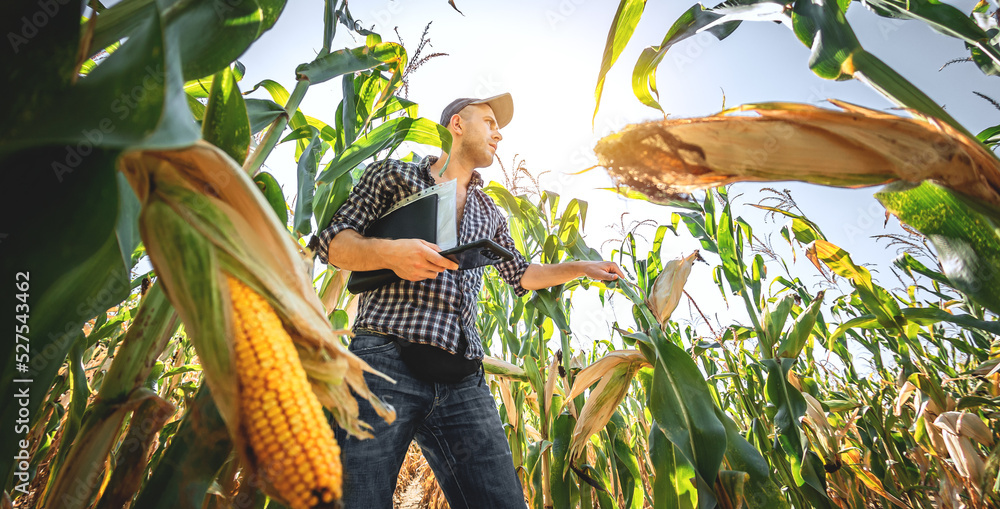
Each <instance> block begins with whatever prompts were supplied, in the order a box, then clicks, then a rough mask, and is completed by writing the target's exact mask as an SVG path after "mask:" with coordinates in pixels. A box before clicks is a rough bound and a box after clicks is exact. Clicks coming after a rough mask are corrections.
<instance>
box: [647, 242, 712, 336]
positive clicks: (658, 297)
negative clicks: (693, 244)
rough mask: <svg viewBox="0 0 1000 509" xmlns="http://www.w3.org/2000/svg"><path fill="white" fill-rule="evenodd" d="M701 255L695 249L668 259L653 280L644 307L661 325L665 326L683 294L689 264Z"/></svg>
mask: <svg viewBox="0 0 1000 509" xmlns="http://www.w3.org/2000/svg"><path fill="white" fill-rule="evenodd" d="M699 259H701V257H700V256H699V255H698V250H697V249H696V250H695V251H694V252H693V253H691V254H689V255H687V256H685V257H683V258H677V259H676V260H670V262H668V263H667V265H666V267H663V271H662V272H660V275H659V276H657V277H656V281H654V282H653V289H652V290H651V291H650V292H649V297H648V298H647V299H646V307H648V308H649V310H650V311H652V312H653V315H654V316H656V319H657V320H659V321H660V325H661V326H666V323H667V322H668V321H669V320H670V315H671V314H673V312H674V309H677V304H678V303H679V302H680V301H681V296H682V295H684V284H685V283H687V279H688V276H689V275H691V266H692V265H694V261H695V260H699Z"/></svg>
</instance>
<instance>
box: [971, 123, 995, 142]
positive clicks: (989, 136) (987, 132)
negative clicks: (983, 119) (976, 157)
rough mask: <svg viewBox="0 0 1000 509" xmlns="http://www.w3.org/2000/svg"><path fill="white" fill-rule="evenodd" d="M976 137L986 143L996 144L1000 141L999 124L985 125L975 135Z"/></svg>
mask: <svg viewBox="0 0 1000 509" xmlns="http://www.w3.org/2000/svg"><path fill="white" fill-rule="evenodd" d="M976 139H977V140H979V141H981V142H983V143H984V144H986V145H996V144H997V143H1000V125H995V126H993V127H987V128H986V129H983V130H982V131H981V132H980V133H979V134H977V135H976Z"/></svg>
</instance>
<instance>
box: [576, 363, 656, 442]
mask: <svg viewBox="0 0 1000 509" xmlns="http://www.w3.org/2000/svg"><path fill="white" fill-rule="evenodd" d="M649 365H650V364H649V361H647V360H646V357H645V356H644V355H643V354H642V353H641V352H639V351H638V350H617V351H614V352H611V353H609V354H607V355H605V356H604V357H602V358H601V359H600V360H598V361H597V362H595V363H593V364H591V365H590V366H587V367H586V368H584V369H583V371H580V373H578V374H577V375H576V380H575V381H574V382H573V389H572V390H571V391H570V393H569V396H567V399H570V400H571V399H573V398H575V397H577V396H579V395H580V394H582V393H583V391H585V390H587V388H588V387H590V386H591V385H593V384H594V383H595V382H597V387H595V388H594V390H593V391H591V393H590V396H589V397H588V398H587V402H586V403H584V405H583V409H582V410H581V411H580V417H579V418H578V419H577V421H576V427H575V428H573V438H572V440H571V441H570V445H569V451H570V457H571V458H578V457H580V454H582V453H583V448H584V447H585V446H586V445H587V441H588V440H589V439H590V436H591V435H593V434H594V433H597V432H599V431H600V430H602V429H604V426H605V425H607V423H608V421H609V420H611V416H612V415H614V413H615V410H616V409H617V408H618V405H619V404H620V403H621V402H622V399H624V398H625V395H626V394H627V393H628V389H629V386H630V385H631V384H632V377H633V376H634V375H635V372H636V371H638V370H639V368H641V367H643V366H649Z"/></svg>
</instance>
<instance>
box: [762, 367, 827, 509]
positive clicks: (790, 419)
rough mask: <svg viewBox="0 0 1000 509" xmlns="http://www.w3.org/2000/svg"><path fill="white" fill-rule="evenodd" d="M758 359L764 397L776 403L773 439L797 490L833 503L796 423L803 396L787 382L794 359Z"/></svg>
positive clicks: (818, 504) (821, 502) (821, 504)
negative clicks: (763, 374) (764, 381)
mask: <svg viewBox="0 0 1000 509" xmlns="http://www.w3.org/2000/svg"><path fill="white" fill-rule="evenodd" d="M779 360H780V364H779ZM761 363H762V364H763V365H764V367H765V368H767V384H766V394H767V400H768V402H769V403H771V404H772V405H774V406H775V407H776V412H775V414H774V427H775V431H776V433H777V437H776V440H777V442H778V444H780V450H781V452H782V454H783V455H784V457H785V460H786V461H787V462H788V463H789V466H790V467H791V470H792V477H793V479H794V481H795V484H796V486H797V487H798V488H799V492H800V493H801V494H802V495H803V496H805V497H806V498H808V499H809V501H810V502H811V503H812V504H813V505H814V506H816V507H821V508H828V507H833V505H832V504H831V503H830V500H829V498H828V497H827V495H826V475H825V473H824V472H823V467H822V461H821V460H819V459H818V458H817V457H816V456H815V454H813V453H812V452H811V451H810V450H809V443H808V441H807V440H806V438H805V435H804V434H803V432H802V429H801V428H800V425H799V420H800V419H801V418H802V416H804V415H805V413H806V400H805V398H804V397H802V393H801V392H799V391H798V389H796V388H795V387H793V386H792V385H791V384H790V383H789V382H788V371H789V370H790V369H791V367H792V365H793V364H794V363H795V359H765V360H763V361H761ZM817 462H818V463H819V467H818V472H817Z"/></svg>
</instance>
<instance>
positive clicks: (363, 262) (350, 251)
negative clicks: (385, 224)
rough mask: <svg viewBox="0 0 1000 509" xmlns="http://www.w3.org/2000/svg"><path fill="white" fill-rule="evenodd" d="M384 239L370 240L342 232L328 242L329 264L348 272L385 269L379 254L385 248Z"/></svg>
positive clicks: (345, 231)
mask: <svg viewBox="0 0 1000 509" xmlns="http://www.w3.org/2000/svg"><path fill="white" fill-rule="evenodd" d="M388 242H390V241H389V240H386V239H370V238H368V237H364V236H362V235H361V234H360V233H358V232H356V231H354V230H343V231H341V232H340V233H338V234H337V235H336V236H335V237H334V238H333V239H332V240H330V252H329V254H328V255H327V258H328V259H329V260H330V264H331V265H334V266H337V267H339V268H341V269H346V270H350V271H359V270H378V269H387V268H389V267H388V265H387V264H386V263H385V259H384V257H383V256H381V255H380V253H384V252H385V249H386V248H387V243H388Z"/></svg>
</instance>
